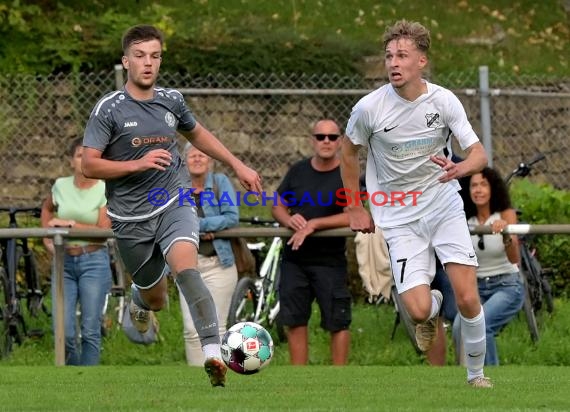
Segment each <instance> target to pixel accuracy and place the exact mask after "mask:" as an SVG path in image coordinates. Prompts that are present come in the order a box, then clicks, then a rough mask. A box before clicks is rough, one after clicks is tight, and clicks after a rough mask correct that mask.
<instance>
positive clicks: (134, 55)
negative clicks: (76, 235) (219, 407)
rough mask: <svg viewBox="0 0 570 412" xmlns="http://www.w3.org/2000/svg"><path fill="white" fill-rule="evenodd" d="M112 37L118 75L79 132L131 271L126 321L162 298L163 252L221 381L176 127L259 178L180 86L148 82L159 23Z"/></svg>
mask: <svg viewBox="0 0 570 412" xmlns="http://www.w3.org/2000/svg"><path fill="white" fill-rule="evenodd" d="M122 45H123V54H124V55H123V57H122V63H123V67H124V68H125V69H126V70H127V82H126V83H125V86H124V88H123V89H121V90H118V91H114V92H112V93H109V94H107V95H105V96H104V97H103V98H102V99H100V100H99V101H98V102H97V104H96V105H95V107H94V109H93V111H92V113H91V116H90V118H89V121H88V123H87V126H86V129H85V136H84V141H83V145H84V147H85V149H84V151H83V159H82V167H83V173H84V174H85V176H87V177H92V178H99V179H104V180H105V181H106V183H107V198H108V214H109V216H110V217H111V220H112V223H113V226H112V228H113V232H114V233H115V236H116V237H117V243H118V245H119V249H120V252H121V257H122V258H123V260H124V261H125V265H126V266H127V268H128V270H129V272H130V273H131V274H132V277H133V293H132V302H131V304H130V307H129V310H130V314H131V319H132V320H133V324H134V325H135V326H136V328H137V329H138V331H139V332H141V333H144V332H145V331H146V330H148V328H149V322H150V319H149V311H157V310H160V309H161V308H162V307H163V306H164V304H165V303H166V299H167V280H166V278H165V277H164V276H162V273H163V269H164V266H165V262H167V263H168V265H169V267H170V269H171V272H172V273H173V275H174V276H175V278H176V284H177V285H178V287H179V288H180V290H181V291H182V294H183V295H184V297H185V298H186V300H187V302H188V306H189V308H190V313H191V314H192V318H193V320H194V323H195V325H196V328H197V330H198V334H199V336H200V341H201V343H202V349H203V351H204V355H205V358H206V361H205V364H204V367H205V369H206V372H207V374H208V376H209V378H210V382H211V384H212V386H224V384H225V374H226V367H225V364H224V363H223V361H222V360H221V354H220V338H219V334H218V324H217V323H218V322H217V316H216V308H215V306H214V301H213V299H212V296H211V295H210V292H209V291H208V289H207V288H206V286H205V284H204V282H203V281H202V278H201V276H200V273H199V272H198V271H197V270H196V266H197V247H198V241H199V233H198V227H199V226H198V217H197V215H196V211H195V209H194V207H193V206H192V205H191V204H190V203H189V202H187V201H186V200H185V199H184V197H181V198H180V199H179V196H178V194H179V189H180V188H182V185H181V181H180V178H179V170H180V168H181V165H182V163H181V159H180V156H179V153H178V149H177V139H176V131H179V132H180V133H182V134H183V135H184V136H185V137H186V138H187V139H188V140H189V141H191V142H192V144H193V145H194V146H196V147H197V148H199V149H200V150H202V151H203V152H205V153H207V154H208V155H210V156H212V157H213V158H215V159H218V160H220V161H223V162H225V163H226V164H228V165H229V166H231V167H232V168H233V170H234V172H235V173H236V175H237V177H238V178H239V180H240V182H241V184H242V185H243V186H244V187H245V188H246V189H247V190H252V191H257V192H261V191H262V188H261V178H260V176H259V175H258V174H257V173H256V172H255V171H254V170H252V169H250V168H249V167H247V166H246V165H244V164H243V163H242V162H241V161H240V160H239V159H237V158H236V157H235V156H234V155H233V154H231V153H230V152H229V151H228V149H227V148H226V147H225V146H224V145H223V144H222V143H221V142H220V141H219V140H218V139H217V138H216V137H214V136H213V135H212V134H211V133H210V132H209V131H208V130H206V129H205V128H204V127H203V126H202V125H200V124H199V123H198V122H197V121H196V119H195V118H194V116H193V115H192V113H191V112H190V110H189V109H188V107H187V106H186V103H185V101H184V98H183V96H182V94H181V93H180V92H178V91H177V90H174V89H164V88H160V87H157V86H156V79H157V77H158V72H159V68H160V63H161V59H162V45H163V37H162V33H161V32H160V31H159V30H157V29H156V28H155V27H153V26H148V25H138V26H134V27H131V28H130V29H128V30H127V31H126V32H125V34H124V36H123V39H122ZM155 195H162V197H160V196H159V197H160V198H156V197H153V196H155ZM160 200H163V201H160Z"/></svg>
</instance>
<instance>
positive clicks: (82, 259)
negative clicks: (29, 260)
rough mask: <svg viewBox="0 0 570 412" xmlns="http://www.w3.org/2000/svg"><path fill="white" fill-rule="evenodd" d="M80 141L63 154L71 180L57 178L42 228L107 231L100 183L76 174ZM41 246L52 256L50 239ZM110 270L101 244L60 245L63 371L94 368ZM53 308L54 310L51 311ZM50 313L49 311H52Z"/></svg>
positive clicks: (98, 241) (99, 241)
mask: <svg viewBox="0 0 570 412" xmlns="http://www.w3.org/2000/svg"><path fill="white" fill-rule="evenodd" d="M82 153H83V147H82V139H76V140H74V141H73V142H72V144H71V146H70V150H69V156H70V164H71V167H72V169H73V175H72V176H67V177H60V178H58V179H57V180H56V181H55V183H54V185H53V187H52V190H51V193H50V194H49V195H48V196H47V198H46V200H45V201H44V203H43V205H42V216H41V221H42V226H43V227H74V228H82V229H83V228H101V229H109V228H110V227H111V222H110V220H109V218H108V217H107V207H106V204H107V200H106V198H105V183H104V182H103V181H102V180H98V179H89V178H86V177H85V176H84V175H83V173H82V172H81V156H82ZM44 244H45V246H46V247H47V249H48V250H49V251H50V252H51V253H52V254H53V251H54V248H53V242H52V239H48V238H45V239H44ZM111 276H112V275H111V265H110V262H109V254H108V250H107V247H106V242H105V240H104V239H76V238H70V239H69V241H68V242H67V243H66V245H65V261H64V285H63V286H64V306H65V307H64V310H65V359H66V364H67V365H97V364H99V359H100V352H101V322H102V311H103V305H104V302H105V295H106V294H107V293H108V291H109V290H110V288H111V283H112V278H111ZM77 303H79V305H80V307H81V322H80V325H81V345H79V342H77V333H76V315H75V313H76V307H77ZM54 306H55V305H54ZM53 310H54V312H55V307H54V308H53Z"/></svg>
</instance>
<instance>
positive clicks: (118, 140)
mask: <svg viewBox="0 0 570 412" xmlns="http://www.w3.org/2000/svg"><path fill="white" fill-rule="evenodd" d="M194 127H196V120H195V119H194V116H193V115H192V113H191V111H190V109H188V107H187V106H186V102H185V101H184V97H183V96H182V94H181V93H180V92H179V91H177V90H174V89H162V88H155V96H154V98H153V99H150V100H142V101H141V100H135V99H133V98H132V97H131V96H129V94H128V93H127V92H126V91H125V90H118V91H115V92H112V93H109V94H107V95H105V96H104V97H103V98H102V99H101V100H99V101H98V102H97V104H96V105H95V107H94V109H93V111H92V112H91V116H90V117H89V121H88V122H87V126H86V128H85V135H84V138H83V145H84V146H86V147H90V148H93V149H97V150H100V151H101V152H102V158H103V159H108V160H119V161H125V160H135V159H140V158H141V157H143V156H144V155H145V154H146V153H148V152H149V151H151V150H154V149H165V150H168V151H169V152H170V153H171V154H172V162H171V164H170V166H168V167H167V168H166V170H165V171H160V170H157V169H148V170H145V171H143V172H139V173H133V174H129V175H126V176H123V177H120V178H117V179H108V180H107V181H106V188H107V201H108V210H109V215H110V216H111V217H112V218H113V219H116V220H119V221H142V220H146V219H148V218H150V217H152V216H155V215H157V214H159V213H161V212H162V211H163V210H164V209H165V208H166V207H167V206H168V205H169V204H171V203H172V202H176V201H177V200H176V199H177V196H178V190H179V188H180V187H181V185H180V177H179V171H180V167H181V165H182V161H181V159H180V154H179V152H178V148H177V139H176V130H187V131H190V130H192V129H194ZM157 194H161V196H153V195H157Z"/></svg>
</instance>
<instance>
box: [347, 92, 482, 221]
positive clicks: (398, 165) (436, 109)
mask: <svg viewBox="0 0 570 412" xmlns="http://www.w3.org/2000/svg"><path fill="white" fill-rule="evenodd" d="M425 83H426V85H427V93H426V94H423V95H421V96H420V97H418V98H417V99H416V100H415V101H413V102H410V101H408V100H405V99H403V98H401V97H400V96H399V95H398V94H397V93H396V91H395V90H394V88H393V87H392V85H391V84H386V85H384V86H382V87H380V88H379V89H377V90H375V91H373V92H372V93H370V94H368V95H366V96H364V97H363V98H362V99H360V101H358V103H357V104H356V105H355V106H354V108H353V110H352V113H351V115H350V119H349V121H348V125H347V127H346V135H347V137H348V138H349V139H350V140H351V141H352V143H353V144H356V145H362V146H366V147H367V148H368V159H367V163H366V188H367V191H368V193H370V195H371V196H372V199H371V200H372V201H371V202H370V209H371V212H372V217H373V218H374V222H375V223H376V225H378V226H380V227H394V226H398V225H401V224H405V223H408V222H411V221H414V220H417V219H419V218H421V217H422V216H425V215H426V214H427V213H428V212H429V211H430V210H433V208H434V207H435V206H436V205H442V202H445V203H443V204H444V205H445V204H448V203H447V202H448V201H450V197H449V196H458V194H457V191H458V190H459V189H460V187H459V183H458V182H457V180H453V181H451V182H449V183H444V184H442V183H439V182H438V180H437V179H438V178H439V177H440V176H441V175H442V174H443V170H442V168H441V167H440V166H438V165H436V164H435V163H433V162H432V161H431V160H430V158H429V157H430V156H431V155H437V156H444V155H446V156H447V157H449V158H450V157H451V134H452V133H453V135H454V136H455V138H456V139H457V140H458V142H459V145H460V146H461V148H462V149H466V148H468V147H469V146H471V145H473V144H474V143H476V142H478V141H479V139H478V138H477V135H476V134H475V132H474V131H473V128H472V127H471V124H470V123H469V121H468V120H467V115H466V113H465V109H464V108H463V105H462V104H461V102H460V101H459V99H457V97H456V96H455V95H454V94H453V93H452V92H451V91H449V90H447V89H445V88H443V87H441V86H438V85H435V84H432V83H429V82H427V81H426V82H425ZM412 192H413V193H412ZM418 192H421V194H420V193H418ZM414 193H415V194H414ZM404 196H405V197H404ZM414 200H415V201H414Z"/></svg>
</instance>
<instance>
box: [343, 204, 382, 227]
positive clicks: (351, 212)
mask: <svg viewBox="0 0 570 412" xmlns="http://www.w3.org/2000/svg"><path fill="white" fill-rule="evenodd" d="M346 209H347V213H348V221H349V225H350V229H351V230H352V231H353V232H362V233H374V232H375V231H376V225H375V224H374V220H372V216H370V213H368V210H366V209H365V208H364V206H352V207H347V208H346Z"/></svg>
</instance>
